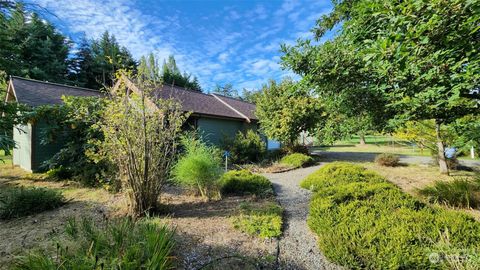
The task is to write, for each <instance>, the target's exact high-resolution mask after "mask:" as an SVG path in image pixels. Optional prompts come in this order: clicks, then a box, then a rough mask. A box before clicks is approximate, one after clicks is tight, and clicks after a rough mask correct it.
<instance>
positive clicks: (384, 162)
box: [375, 153, 400, 167]
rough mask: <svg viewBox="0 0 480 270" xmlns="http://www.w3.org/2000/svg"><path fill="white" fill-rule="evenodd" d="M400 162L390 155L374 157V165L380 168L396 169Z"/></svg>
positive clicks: (395, 156)
mask: <svg viewBox="0 0 480 270" xmlns="http://www.w3.org/2000/svg"><path fill="white" fill-rule="evenodd" d="M399 162H400V158H399V157H398V156H397V155H394V154H390V153H383V154H380V155H377V156H376V157H375V163H377V164H378V165H380V166H386V167H396V166H398V164H399Z"/></svg>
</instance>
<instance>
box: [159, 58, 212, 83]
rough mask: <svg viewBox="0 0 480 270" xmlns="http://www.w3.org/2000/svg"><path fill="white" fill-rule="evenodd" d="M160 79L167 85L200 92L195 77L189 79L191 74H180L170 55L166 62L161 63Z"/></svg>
mask: <svg viewBox="0 0 480 270" xmlns="http://www.w3.org/2000/svg"><path fill="white" fill-rule="evenodd" d="M162 79H163V82H164V83H165V84H167V85H176V86H180V87H184V88H187V89H191V90H195V91H202V88H201V87H200V84H199V83H198V79H197V78H196V77H193V78H191V74H189V73H187V72H184V73H183V74H182V73H181V71H180V69H179V68H178V66H177V62H176V61H175V57H174V56H173V55H170V56H169V57H168V59H167V60H166V61H165V60H164V61H163V66H162Z"/></svg>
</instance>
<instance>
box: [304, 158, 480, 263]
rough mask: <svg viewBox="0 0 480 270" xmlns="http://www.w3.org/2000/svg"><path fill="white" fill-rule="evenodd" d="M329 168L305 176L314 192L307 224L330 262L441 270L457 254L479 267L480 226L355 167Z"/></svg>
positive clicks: (471, 219)
mask: <svg viewBox="0 0 480 270" xmlns="http://www.w3.org/2000/svg"><path fill="white" fill-rule="evenodd" d="M330 165H332V166H329V167H327V166H328V165H327V166H325V167H324V168H322V169H320V170H319V171H317V172H315V173H314V174H312V175H310V176H309V177H308V178H309V182H311V183H313V182H316V187H317V189H316V191H317V192H316V193H315V195H314V196H313V198H312V201H311V203H310V213H309V218H308V225H309V227H310V228H311V229H312V231H314V232H315V233H316V234H317V236H318V244H319V247H320V249H321V250H322V251H323V252H324V254H325V255H326V256H327V257H328V258H329V259H330V260H332V261H334V262H336V263H339V264H341V265H343V266H345V267H348V268H352V269H431V268H434V269H435V268H438V269H443V268H452V267H453V266H452V265H449V263H451V262H450V261H449V260H447V259H445V260H444V259H443V258H448V257H449V256H452V255H456V254H459V252H460V254H461V255H462V256H464V258H467V260H464V264H472V263H474V264H476V267H478V266H480V261H479V260H478V256H475V254H478V251H479V250H480V244H479V241H480V223H478V222H476V221H475V220H474V219H473V218H472V217H470V216H469V215H466V214H463V213H459V212H455V211H452V210H445V209H442V208H440V207H435V206H430V205H427V204H424V203H422V202H420V201H419V200H417V199H415V198H414V197H412V196H410V195H408V194H405V193H403V192H402V191H401V190H400V189H399V188H397V187H396V186H395V185H393V184H391V183H389V182H387V181H386V180H384V179H383V178H382V177H380V176H378V175H376V174H375V173H373V172H370V171H368V170H365V169H363V170H362V168H361V167H360V166H357V165H350V168H348V167H349V164H346V163H343V164H338V163H337V164H335V163H333V164H330ZM335 170H338V171H339V172H338V173H333V174H331V176H330V177H329V178H325V177H324V175H325V174H326V173H327V172H332V171H335ZM307 186H308V185H307ZM445 235H448V239H449V245H448V246H445V245H442V244H441V243H442V241H443V240H442V239H443V237H444V236H445ZM431 254H434V255H435V254H436V255H438V256H440V257H439V258H440V259H439V260H438V261H436V260H430V259H429V256H430V255H431ZM477 263H478V264H477Z"/></svg>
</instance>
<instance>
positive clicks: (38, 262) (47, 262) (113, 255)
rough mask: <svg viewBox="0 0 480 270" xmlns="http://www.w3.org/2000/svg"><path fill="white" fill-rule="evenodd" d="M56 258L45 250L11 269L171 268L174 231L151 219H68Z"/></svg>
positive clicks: (17, 263) (19, 261)
mask: <svg viewBox="0 0 480 270" xmlns="http://www.w3.org/2000/svg"><path fill="white" fill-rule="evenodd" d="M65 237H66V238H67V240H66V241H64V242H61V243H57V244H56V245H57V252H56V255H55V256H50V255H48V254H46V253H45V252H44V251H39V252H33V253H29V254H27V255H25V256H22V257H20V258H18V259H17V261H16V262H15V266H14V267H13V269H22V270H24V269H25V270H26V269H39V270H40V269H47V270H50V269H51V270H57V269H60V270H63V269H65V270H67V269H173V257H172V254H171V252H172V250H173V247H174V240H173V231H171V230H169V229H168V228H167V227H166V226H165V225H161V224H158V222H156V221H155V220H154V219H151V218H147V219H142V220H139V221H133V220H132V219H130V218H121V219H118V220H112V221H109V222H108V223H106V224H96V223H94V222H93V221H91V220H90V219H87V218H84V219H82V220H81V221H78V220H76V219H74V218H71V219H69V220H68V222H67V224H66V226H65Z"/></svg>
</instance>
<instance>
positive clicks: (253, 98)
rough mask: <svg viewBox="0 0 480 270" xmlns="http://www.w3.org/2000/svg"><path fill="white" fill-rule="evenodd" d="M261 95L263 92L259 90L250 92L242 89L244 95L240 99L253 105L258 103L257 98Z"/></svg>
mask: <svg viewBox="0 0 480 270" xmlns="http://www.w3.org/2000/svg"><path fill="white" fill-rule="evenodd" d="M260 95H261V92H260V91H258V90H248V89H246V88H243V89H242V95H241V96H240V98H241V99H242V100H244V101H246V102H250V103H253V104H256V103H257V98H258V97H259V96H260Z"/></svg>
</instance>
